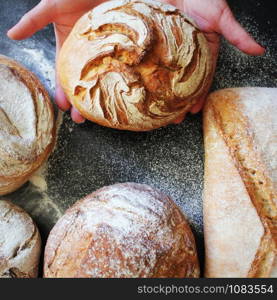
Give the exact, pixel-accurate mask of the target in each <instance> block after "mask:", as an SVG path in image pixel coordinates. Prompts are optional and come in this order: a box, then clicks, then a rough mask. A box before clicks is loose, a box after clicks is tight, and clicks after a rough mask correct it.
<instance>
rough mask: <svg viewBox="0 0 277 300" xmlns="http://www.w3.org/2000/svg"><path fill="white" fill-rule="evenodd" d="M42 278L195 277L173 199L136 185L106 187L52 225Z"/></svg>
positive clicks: (191, 245) (187, 234)
mask: <svg viewBox="0 0 277 300" xmlns="http://www.w3.org/2000/svg"><path fill="white" fill-rule="evenodd" d="M44 276H45V277H102V278H111V277H116V278H124V277H125V278H126V277H127V278H128V277H129V278H130V277H198V276H199V266H198V258H197V253H196V246H195V241H194V237H193V234H192V232H191V230H190V227H189V225H188V223H187V222H186V220H185V218H184V216H183V214H182V213H181V211H180V210H179V208H178V207H177V206H176V204H175V203H174V202H173V201H172V200H171V199H170V198H169V197H168V196H166V195H164V194H162V193H161V192H159V191H157V190H155V189H153V188H151V187H149V186H147V185H142V184H136V183H124V184H115V185H112V186H107V187H104V188H102V189H99V190H97V191H96V192H94V193H92V194H90V195H88V196H87V197H85V198H84V199H82V200H80V201H78V202H76V204H75V205H74V206H73V207H71V208H70V209H69V210H67V212H66V213H65V215H64V216H63V217H62V218H61V219H60V220H59V221H58V222H57V224H56V225H55V226H54V228H53V229H52V231H51V233H50V235H49V237H48V241H47V244H46V249H45V257H44Z"/></svg>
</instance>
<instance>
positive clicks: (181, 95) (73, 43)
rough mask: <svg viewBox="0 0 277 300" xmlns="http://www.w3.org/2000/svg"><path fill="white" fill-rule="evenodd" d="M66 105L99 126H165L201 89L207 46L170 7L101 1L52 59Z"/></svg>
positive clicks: (206, 75)
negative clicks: (65, 96)
mask: <svg viewBox="0 0 277 300" xmlns="http://www.w3.org/2000/svg"><path fill="white" fill-rule="evenodd" d="M58 75H59V78H60V82H61V85H62V87H63V89H64V91H65V93H66V95H67V96H68V99H69V100H70V102H71V103H72V104H73V105H74V106H75V107H76V108H77V109H78V110H79V112H80V113H81V114H82V115H83V116H84V117H85V118H87V119H89V120H91V121H94V122H96V123H98V124H100V125H104V126H108V127H112V128H117V129H126V130H134V131H146V130H151V129H154V128H158V127H161V126H165V125H167V124H170V123H172V122H173V121H174V120H175V119H177V118H180V116H183V115H184V114H185V113H186V112H188V111H189V109H190V108H191V107H192V106H193V104H195V103H196V102H197V100H198V99H199V98H200V97H202V96H203V95H204V94H206V93H207V91H208V88H209V86H210V83H211V80H212V62H211V54H210V50H209V47H208V43H207V41H206V39H205V37H204V35H203V34H202V33H201V32H200V30H199V29H198V28H197V27H196V25H195V24H194V23H193V21H192V20H190V19H189V18H188V17H187V16H186V15H184V14H183V13H182V12H180V11H179V10H178V9H177V8H175V7H173V6H171V5H167V4H164V3H160V2H157V1H152V0H138V1H130V0H115V1H108V2H105V3H103V4H101V5H99V6H97V7H96V8H94V9H93V10H92V11H90V12H88V13H87V14H85V15H84V16H83V17H82V18H81V19H80V20H79V21H78V22H77V23H76V25H75V26H74V28H73V30H72V32H71V34H70V35H69V37H68V38H67V40H66V41H65V43H64V45H63V47H62V49H61V52H60V55H59V58H58Z"/></svg>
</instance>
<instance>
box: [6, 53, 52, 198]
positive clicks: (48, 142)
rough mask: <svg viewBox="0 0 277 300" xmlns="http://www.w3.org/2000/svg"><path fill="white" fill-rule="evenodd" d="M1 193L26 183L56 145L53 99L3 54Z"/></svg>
mask: <svg viewBox="0 0 277 300" xmlns="http://www.w3.org/2000/svg"><path fill="white" fill-rule="evenodd" d="M0 87H1V91H2V92H1V96H0V142H1V143H0V195H4V194H7V193H10V192H13V191H14V190H16V189H17V188H19V187H20V186H21V185H23V184H24V183H25V182H26V181H27V180H28V179H29V178H30V177H31V175H32V174H33V173H34V172H35V171H36V169H38V167H40V166H41V164H42V163H43V162H44V161H45V160H46V159H47V157H48V155H49V154H50V152H51V150H52V149H53V145H54V139H55V138H54V137H55V126H54V111H53V107H52V103H51V100H50V98H49V96H48V94H47V92H46V90H45V89H44V87H43V86H42V84H41V83H40V82H39V80H38V79H37V78H36V76H35V75H34V74H32V73H31V72H30V71H28V70H27V69H26V68H24V67H23V66H21V65H20V64H19V63H17V62H16V61H14V60H12V59H10V58H8V57H6V56H2V55H0Z"/></svg>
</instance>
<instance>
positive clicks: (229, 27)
mask: <svg viewBox="0 0 277 300" xmlns="http://www.w3.org/2000/svg"><path fill="white" fill-rule="evenodd" d="M160 1H161V2H165V3H168V4H171V5H174V6H176V7H177V8H179V9H180V10H181V11H183V12H185V13H186V14H187V15H188V16H190V17H191V18H192V19H193V20H194V21H195V22H196V23H197V25H198V27H199V28H200V29H201V30H202V31H203V32H204V34H205V37H206V39H207V41H208V43H209V46H210V49H211V52H212V57H213V69H214V71H215V66H216V61H217V57H218V50H219V43H220V35H222V36H223V37H225V38H226V40H228V41H229V42H230V43H231V44H232V45H234V46H235V47H237V48H238V49H239V50H241V51H242V52H244V53H246V54H249V55H262V54H263V53H264V51H265V49H264V48H263V47H261V46H260V45H259V44H257V43H256V42H255V40H254V39H253V38H252V37H251V36H250V35H249V34H248V33H247V32H246V31H245V30H244V29H243V27H242V26H241V25H240V24H239V23H238V22H237V21H236V19H235V17H234V15H233V13H232V12H231V10H230V8H229V6H228V4H227V2H226V0H160ZM205 99H206V95H205V97H203V98H202V99H200V100H199V101H198V102H197V103H196V104H195V105H194V106H193V107H192V108H191V110H190V112H191V113H198V112H199V111H200V110H201V109H202V107H203V105H204V102H205ZM183 119H184V116H183V117H182V118H179V119H178V120H176V121H175V123H180V122H181V121H183Z"/></svg>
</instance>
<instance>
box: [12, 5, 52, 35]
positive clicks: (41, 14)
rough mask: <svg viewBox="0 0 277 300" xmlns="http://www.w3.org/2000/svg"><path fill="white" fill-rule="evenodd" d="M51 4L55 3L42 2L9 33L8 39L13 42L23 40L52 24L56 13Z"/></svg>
mask: <svg viewBox="0 0 277 300" xmlns="http://www.w3.org/2000/svg"><path fill="white" fill-rule="evenodd" d="M51 3H53V2H50V1H41V2H40V3H39V4H38V5H37V6H35V7H34V8H33V9H32V10H30V11H29V12H28V13H26V14H25V15H24V16H23V17H22V18H21V19H20V21H19V22H18V23H17V24H16V25H15V26H14V27H13V28H11V29H10V30H9V31H8V32H7V35H8V37H9V38H10V39H13V40H23V39H26V38H28V37H30V36H31V35H33V34H34V33H36V32H37V31H38V30H40V29H42V28H43V27H45V26H46V25H48V24H49V23H51V22H52V20H53V18H54V11H55V10H54V5H53V4H51Z"/></svg>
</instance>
